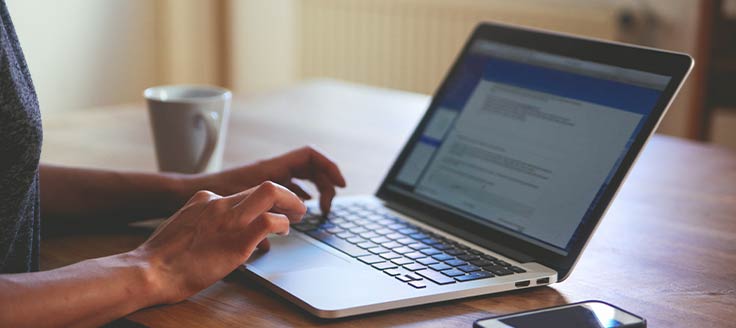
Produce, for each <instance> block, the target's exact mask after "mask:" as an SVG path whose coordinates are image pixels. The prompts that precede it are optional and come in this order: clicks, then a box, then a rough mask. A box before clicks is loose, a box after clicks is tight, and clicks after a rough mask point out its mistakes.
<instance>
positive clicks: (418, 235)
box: [409, 232, 429, 239]
mask: <svg viewBox="0 0 736 328" xmlns="http://www.w3.org/2000/svg"><path fill="white" fill-rule="evenodd" d="M409 237H411V238H414V239H424V238H427V237H429V236H427V235H425V234H423V233H421V232H417V233H413V234H410V235H409Z"/></svg>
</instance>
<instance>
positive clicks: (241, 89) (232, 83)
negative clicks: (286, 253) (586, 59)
mask: <svg viewBox="0 0 736 328" xmlns="http://www.w3.org/2000/svg"><path fill="white" fill-rule="evenodd" d="M6 1H7V3H8V7H9V9H10V13H11V16H12V17H13V19H14V22H15V24H16V28H17V30H18V34H19V37H20V40H21V44H22V46H23V48H24V51H25V53H26V58H27V60H28V62H29V65H30V69H31V73H32V75H33V78H34V81H35V84H36V88H37V91H38V94H39V98H40V103H41V109H42V111H43V112H61V111H64V110H69V109H79V108H88V107H100V106H104V105H108V104H118V103H126V102H139V101H141V100H142V96H141V92H142V90H143V89H144V88H146V87H148V86H151V85H156V84H166V83H206V84H217V85H222V86H225V87H228V88H231V89H233V90H234V91H235V93H236V94H249V93H257V92H263V91H267V90H270V89H273V88H278V87H281V86H285V85H289V84H293V83H297V82H298V81H301V80H304V79H309V78H318V77H330V78H336V79H341V80H346V81H352V82H357V83H363V84H369V85H375V86H379V87H387V88H396V89H402V90H408V91H414V92H421V93H426V94H431V93H432V92H433V91H434V89H435V88H436V87H437V85H438V84H439V82H440V80H441V79H442V77H443V75H444V74H445V72H446V71H447V69H448V68H449V65H450V64H451V63H452V61H453V60H454V57H455V56H456V55H457V53H458V51H459V49H460V47H461V45H462V44H463V42H464V41H465V39H466V38H467V37H468V35H469V33H470V31H471V30H472V29H473V27H474V26H475V25H476V24H477V23H478V22H481V21H499V22H506V23H512V24H520V25H525V26H532V27H538V28H544V29H550V30H555V31H561V32H566V33H573V34H578V35H585V36H591V37H596V38H602V39H608V40H617V41H623V42H629V43H636V44H642V45H646V46H653V47H658V48H664V49H670V50H676V51H683V52H687V53H689V54H691V55H692V56H693V57H695V59H696V67H695V69H694V71H693V73H692V75H691V77H690V79H689V81H688V82H687V83H686V85H685V86H684V88H683V90H682V91H681V93H680V95H679V96H678V97H677V99H676V101H675V103H674V104H673V106H672V108H671V109H670V112H669V113H668V115H667V117H665V121H664V122H663V124H662V126H661V127H660V129H659V132H660V133H665V134H670V135H675V136H681V137H687V138H692V139H698V140H707V141H713V142H716V143H719V144H724V145H728V146H731V147H733V148H735V149H736V23H735V22H736V4H735V2H736V0H517V1H506V0H270V1H266V0H209V1H205V0H201V1H200V0H178V1H176V0H66V1H43V0H6Z"/></svg>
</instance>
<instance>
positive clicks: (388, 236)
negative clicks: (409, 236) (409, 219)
mask: <svg viewBox="0 0 736 328" xmlns="http://www.w3.org/2000/svg"><path fill="white" fill-rule="evenodd" d="M386 238H388V239H401V238H404V235H402V234H400V233H398V232H394V233H390V234H388V235H386Z"/></svg>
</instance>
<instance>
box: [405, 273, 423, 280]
mask: <svg viewBox="0 0 736 328" xmlns="http://www.w3.org/2000/svg"><path fill="white" fill-rule="evenodd" d="M406 276H407V277H409V278H411V279H412V280H422V279H424V278H422V276H420V275H418V274H417V273H416V272H412V273H407V274H406Z"/></svg>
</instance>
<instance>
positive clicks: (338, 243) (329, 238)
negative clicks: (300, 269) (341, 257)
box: [307, 230, 370, 257]
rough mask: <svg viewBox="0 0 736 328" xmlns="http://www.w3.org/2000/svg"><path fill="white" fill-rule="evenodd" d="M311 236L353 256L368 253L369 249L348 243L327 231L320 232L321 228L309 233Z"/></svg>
mask: <svg viewBox="0 0 736 328" xmlns="http://www.w3.org/2000/svg"><path fill="white" fill-rule="evenodd" d="M307 234H308V235H310V236H311V237H313V238H315V239H317V240H320V241H322V242H323V243H325V244H327V245H330V246H332V247H333V248H335V249H337V250H339V251H341V252H343V253H345V254H348V255H350V256H353V257H358V256H363V255H368V254H370V253H368V252H367V251H365V250H363V249H362V248H360V247H358V246H355V245H353V244H351V243H348V242H346V241H344V240H342V239H340V238H337V237H336V236H333V235H330V234H328V233H326V232H324V233H320V231H319V230H314V231H310V232H308V233H307Z"/></svg>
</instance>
